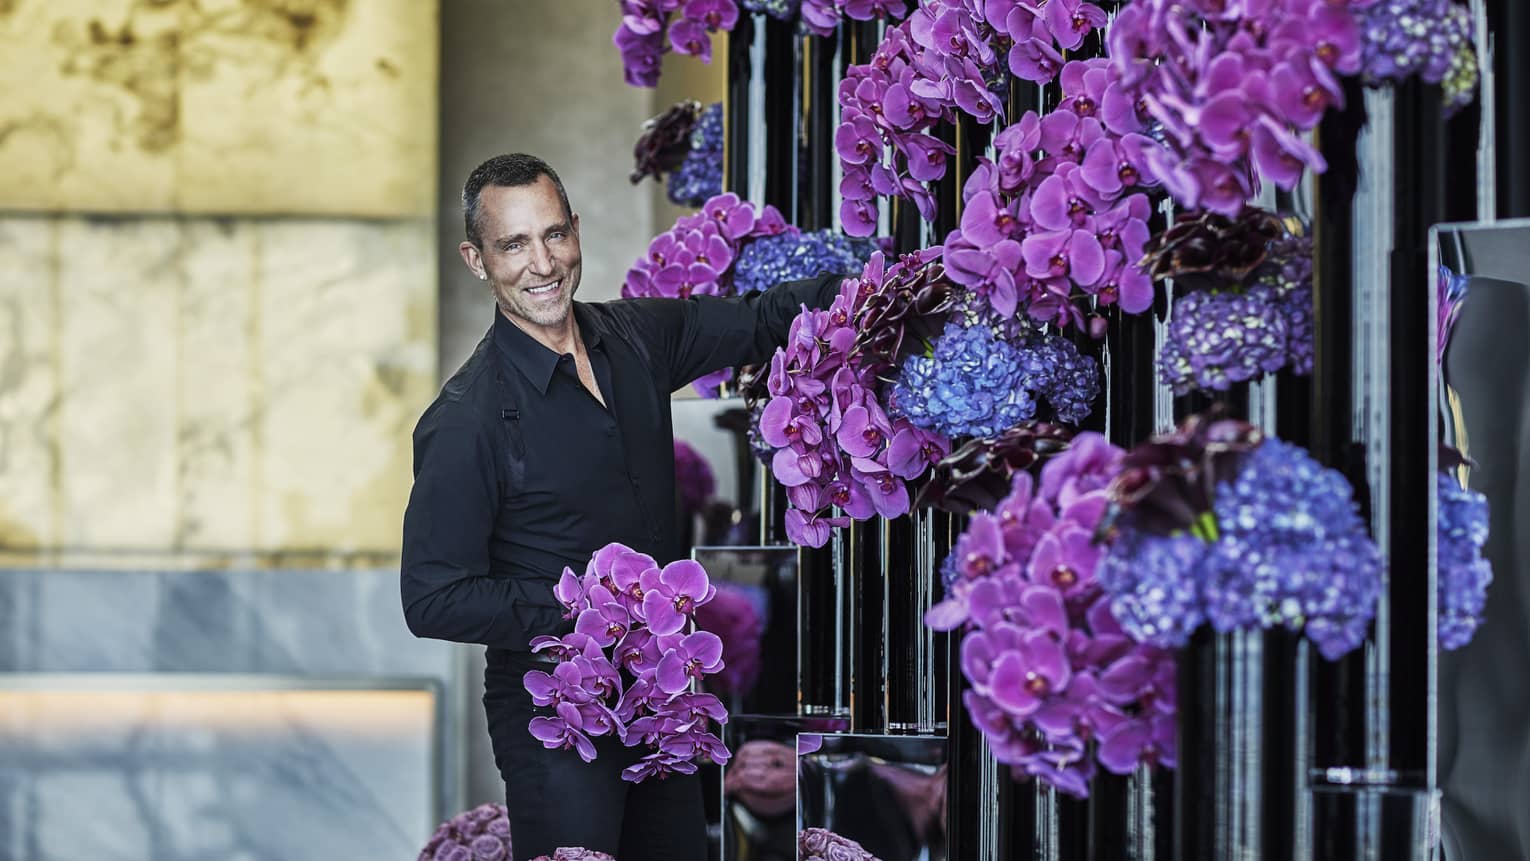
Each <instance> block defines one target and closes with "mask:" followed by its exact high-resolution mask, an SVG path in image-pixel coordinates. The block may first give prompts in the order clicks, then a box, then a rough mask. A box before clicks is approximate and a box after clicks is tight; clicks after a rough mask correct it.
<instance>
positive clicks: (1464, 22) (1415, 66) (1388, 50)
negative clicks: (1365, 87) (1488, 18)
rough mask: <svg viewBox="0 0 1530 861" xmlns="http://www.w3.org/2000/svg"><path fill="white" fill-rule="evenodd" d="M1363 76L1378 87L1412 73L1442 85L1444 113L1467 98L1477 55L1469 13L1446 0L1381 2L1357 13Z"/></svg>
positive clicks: (1474, 76)
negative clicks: (1362, 42) (1362, 40)
mask: <svg viewBox="0 0 1530 861" xmlns="http://www.w3.org/2000/svg"><path fill="white" fill-rule="evenodd" d="M1359 18H1360V28H1361V32H1362V33H1363V36H1364V60H1363V74H1364V76H1365V80H1366V83H1367V84H1370V85H1371V86H1379V85H1382V84H1385V83H1387V82H1392V81H1402V80H1406V79H1407V78H1409V77H1411V76H1413V75H1418V76H1419V77H1421V78H1423V79H1424V80H1425V81H1428V82H1429V83H1431V84H1441V83H1443V84H1444V85H1445V107H1446V112H1447V113H1451V112H1454V111H1456V110H1458V109H1459V108H1461V107H1462V106H1464V105H1466V104H1468V103H1469V102H1471V99H1472V93H1473V91H1474V90H1475V89H1476V87H1477V53H1476V48H1475V47H1474V45H1473V42H1472V18H1471V11H1470V10H1468V9H1467V8H1466V6H1464V5H1462V4H1460V3H1456V2H1452V0H1381V2H1379V3H1376V4H1375V5H1373V6H1371V7H1370V8H1368V9H1365V10H1363V11H1361V12H1360V13H1359Z"/></svg>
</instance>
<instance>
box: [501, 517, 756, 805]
mask: <svg viewBox="0 0 1530 861" xmlns="http://www.w3.org/2000/svg"><path fill="white" fill-rule="evenodd" d="M716 591H717V590H716V588H715V587H714V586H712V584H711V583H710V582H709V580H708V578H707V573H706V570H705V569H703V568H702V567H701V565H700V564H698V563H696V562H694V561H691V560H680V561H677V562H671V563H670V564H668V565H665V566H663V567H662V568H661V567H660V566H659V565H658V564H657V563H656V562H655V561H654V559H653V557H651V556H648V555H646V554H643V553H639V552H637V551H635V550H633V549H631V548H629V547H626V546H625V545H622V544H615V543H613V544H608V545H606V546H605V547H602V548H601V549H600V550H598V551H596V552H595V555H594V556H593V557H592V558H591V559H590V562H589V565H588V566H587V567H586V569H585V573H584V575H583V576H578V575H575V574H574V572H573V570H571V569H568V568H565V569H564V570H563V576H562V578H561V579H560V580H559V581H558V585H557V586H556V587H555V588H554V594H555V595H556V596H557V599H558V601H559V602H560V603H561V604H562V605H563V606H564V607H565V608H566V609H567V613H566V615H565V618H568V619H572V620H574V630H573V632H572V633H569V634H566V635H564V636H562V637H551V636H543V637H537V638H536V639H534V640H532V641H531V648H532V651H535V652H539V653H546V654H548V655H551V656H553V657H554V658H556V659H557V661H558V664H557V666H556V667H555V668H554V669H553V670H552V671H551V672H542V671H539V670H532V671H530V672H528V673H526V675H525V678H524V682H525V686H526V690H527V691H528V692H530V693H531V698H532V702H534V703H535V704H536V705H538V706H543V707H548V708H551V709H552V710H553V714H552V715H551V716H543V717H535V718H532V719H531V723H530V725H529V727H528V729H530V731H531V734H532V735H533V736H535V737H536V738H537V739H538V740H539V741H541V742H542V744H543V746H544V747H547V748H549V749H557V748H567V749H571V750H573V751H575V752H576V753H577V754H578V755H579V757H580V758H581V759H583V760H584V761H585V762H590V761H592V760H594V759H595V755H596V750H595V744H594V742H592V741H591V738H592V737H600V736H608V735H609V736H615V737H616V738H619V739H620V740H621V741H622V743H623V744H624V745H626V746H627V747H637V746H639V745H645V746H647V747H648V748H650V749H651V751H652V752H651V753H649V754H647V755H646V756H644V757H642V758H641V759H640V760H638V762H637V763H635V764H633V765H631V766H629V767H628V768H626V769H625V770H623V771H622V778H623V779H624V780H629V781H633V782H641V781H643V780H646V779H648V778H650V777H655V776H657V777H663V776H665V775H667V774H671V773H679V774H692V773H694V772H695V771H696V763H695V761H694V760H696V759H697V758H698V757H707V758H708V759H710V760H712V761H713V762H715V763H717V764H719V765H721V764H722V763H725V762H727V761H728V758H729V754H728V750H727V748H726V747H724V746H723V744H722V742H721V740H719V739H718V738H717V736H716V735H714V734H713V733H712V732H710V731H709V726H710V721H716V722H719V723H723V722H726V721H727V719H728V712H727V709H726V708H724V707H723V704H722V702H721V701H719V700H718V699H717V697H716V696H713V695H712V694H708V693H696V692H693V691H691V690H690V688H691V686H692V683H693V682H694V681H697V680H699V679H701V678H702V677H703V676H706V675H709V674H712V673H716V672H719V671H721V670H722V669H723V661H722V649H723V646H722V641H721V640H720V639H718V637H717V635H716V634H712V633H709V632H707V631H703V630H696V629H695V624H694V617H695V614H696V610H697V608H698V607H701V606H703V605H705V604H706V603H707V602H709V601H711V600H712V598H713V596H714V595H715V594H716Z"/></svg>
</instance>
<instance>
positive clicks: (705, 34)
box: [611, 0, 738, 87]
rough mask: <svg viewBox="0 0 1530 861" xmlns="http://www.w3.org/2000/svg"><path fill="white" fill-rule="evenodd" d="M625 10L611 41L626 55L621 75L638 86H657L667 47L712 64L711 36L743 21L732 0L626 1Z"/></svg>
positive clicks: (624, 3) (622, 3)
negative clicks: (740, 19) (676, 17)
mask: <svg viewBox="0 0 1530 861" xmlns="http://www.w3.org/2000/svg"><path fill="white" fill-rule="evenodd" d="M621 10H622V21H621V24H619V25H617V28H616V33H615V34H614V35H612V37H611V41H612V42H613V43H614V44H615V45H616V49H617V50H618V51H620V52H621V55H622V77H623V79H624V80H625V81H626V82H627V83H628V84H629V85H630V86H634V87H654V86H658V83H659V69H660V65H661V63H662V61H663V57H664V52H665V51H666V50H673V51H674V52H675V53H677V54H687V55H689V56H692V57H696V58H697V59H699V60H701V62H703V63H710V62H712V34H713V33H716V32H718V31H720V30H732V29H733V25H734V24H736V23H738V6H737V4H735V3H734V2H733V0H621ZM677 12H678V13H679V18H678V19H675V13H677Z"/></svg>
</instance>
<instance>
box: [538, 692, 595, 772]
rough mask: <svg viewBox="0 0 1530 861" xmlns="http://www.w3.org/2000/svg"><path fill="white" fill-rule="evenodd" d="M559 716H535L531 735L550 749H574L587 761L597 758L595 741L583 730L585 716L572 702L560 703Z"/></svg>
mask: <svg viewBox="0 0 1530 861" xmlns="http://www.w3.org/2000/svg"><path fill="white" fill-rule="evenodd" d="M557 712H558V716H557V717H555V718H549V717H534V718H532V719H531V723H530V724H529V727H528V728H529V729H530V730H531V735H532V736H533V737H534V738H536V739H537V740H538V741H540V742H542V746H543V747H545V748H547V749H548V750H558V749H560V748H563V749H572V750H573V751H574V752H575V753H577V754H579V758H580V759H582V760H584V761H585V762H593V761H594V760H595V743H594V742H592V741H590V737H589V736H587V735H585V734H584V732H583V727H584V718H583V717H582V716H581V715H580V714H579V710H578V709H577V708H575V707H574V706H573V705H572V704H571V703H559V704H558V708H557Z"/></svg>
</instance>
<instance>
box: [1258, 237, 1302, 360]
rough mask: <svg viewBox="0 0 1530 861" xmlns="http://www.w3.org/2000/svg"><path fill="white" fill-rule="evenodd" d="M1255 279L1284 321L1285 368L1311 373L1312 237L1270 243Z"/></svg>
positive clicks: (1282, 239) (1283, 239) (1288, 238)
mask: <svg viewBox="0 0 1530 861" xmlns="http://www.w3.org/2000/svg"><path fill="white" fill-rule="evenodd" d="M1254 280H1255V282H1256V283H1258V284H1262V285H1265V286H1267V287H1269V288H1270V289H1271V291H1273V295H1274V299H1273V304H1274V306H1275V310H1276V311H1277V312H1279V314H1280V316H1281V317H1283V318H1284V319H1285V323H1286V364H1285V366H1286V368H1288V369H1290V370H1291V372H1292V373H1295V374H1300V375H1302V376H1307V375H1310V374H1311V373H1312V363H1313V360H1314V358H1315V351H1316V346H1315V342H1314V341H1313V337H1314V336H1313V328H1312V237H1310V236H1290V235H1287V236H1283V237H1281V238H1280V239H1276V240H1275V241H1273V242H1271V243H1270V246H1269V256H1268V257H1266V258H1265V262H1264V263H1263V264H1262V265H1261V266H1260V267H1259V269H1258V270H1257V271H1256V272H1255V273H1254Z"/></svg>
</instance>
